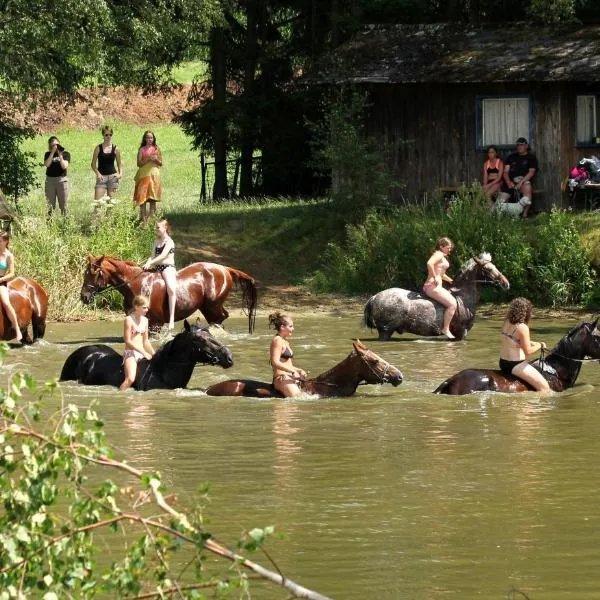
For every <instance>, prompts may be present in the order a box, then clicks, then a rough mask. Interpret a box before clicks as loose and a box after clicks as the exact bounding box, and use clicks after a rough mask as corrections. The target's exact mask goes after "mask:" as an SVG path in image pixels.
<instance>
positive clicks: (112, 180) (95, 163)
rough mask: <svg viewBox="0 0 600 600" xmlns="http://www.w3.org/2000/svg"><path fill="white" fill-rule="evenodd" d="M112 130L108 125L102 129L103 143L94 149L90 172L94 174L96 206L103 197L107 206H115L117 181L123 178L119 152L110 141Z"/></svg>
mask: <svg viewBox="0 0 600 600" xmlns="http://www.w3.org/2000/svg"><path fill="white" fill-rule="evenodd" d="M112 136H113V130H112V128H111V127H109V126H108V125H104V126H103V127H102V137H103V138H104V141H103V142H102V143H101V144H98V145H97V146H96V147H95V148H94V153H93V154H92V163H91V165H90V166H91V168H92V171H94V173H95V174H96V186H95V190H94V202H95V203H96V204H97V205H98V204H100V203H102V200H103V199H104V198H105V197H108V199H107V203H108V204H116V203H117V201H116V200H115V199H114V196H115V194H116V192H117V190H118V189H119V180H120V179H121V177H122V176H123V170H122V165H121V151H120V150H119V148H117V146H115V144H113V141H112Z"/></svg>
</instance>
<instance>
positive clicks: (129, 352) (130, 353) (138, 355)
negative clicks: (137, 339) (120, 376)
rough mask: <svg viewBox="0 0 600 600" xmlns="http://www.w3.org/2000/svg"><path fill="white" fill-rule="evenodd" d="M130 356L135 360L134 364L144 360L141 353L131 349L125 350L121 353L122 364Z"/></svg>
mask: <svg viewBox="0 0 600 600" xmlns="http://www.w3.org/2000/svg"><path fill="white" fill-rule="evenodd" d="M132 356H133V358H135V362H140V360H142V358H144V355H143V354H142V353H141V352H138V351H137V350H133V349H131V348H127V350H125V352H123V362H125V360H126V359H127V358H131V357H132Z"/></svg>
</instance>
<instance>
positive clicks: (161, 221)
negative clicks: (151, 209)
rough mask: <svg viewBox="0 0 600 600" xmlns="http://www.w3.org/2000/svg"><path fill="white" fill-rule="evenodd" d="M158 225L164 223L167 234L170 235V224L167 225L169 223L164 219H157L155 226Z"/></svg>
mask: <svg viewBox="0 0 600 600" xmlns="http://www.w3.org/2000/svg"><path fill="white" fill-rule="evenodd" d="M159 223H164V224H165V229H166V230H167V233H168V234H169V235H171V224H170V223H169V221H167V220H166V219H159V220H158V221H156V224H157V225H158V224H159Z"/></svg>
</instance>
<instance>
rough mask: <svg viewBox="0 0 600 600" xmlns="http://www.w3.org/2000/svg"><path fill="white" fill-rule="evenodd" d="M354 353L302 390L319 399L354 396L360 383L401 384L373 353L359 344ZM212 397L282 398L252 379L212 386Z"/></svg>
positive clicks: (395, 372) (390, 367)
mask: <svg viewBox="0 0 600 600" xmlns="http://www.w3.org/2000/svg"><path fill="white" fill-rule="evenodd" d="M352 345H353V347H354V350H353V351H352V352H351V353H350V354H349V355H348V356H347V357H346V358H345V359H344V360H343V361H342V362H340V363H338V364H337V365H335V367H332V368H331V369H329V371H326V372H325V373H321V375H318V376H317V377H314V378H312V379H307V380H306V381H300V382H298V385H299V386H300V389H301V390H302V391H303V392H308V393H309V394H319V396H351V395H352V394H354V392H355V391H356V388H357V387H358V384H359V383H360V382H361V381H365V382H366V383H371V384H381V383H391V384H392V385H393V386H397V385H400V384H401V383H402V379H403V376H402V373H401V372H400V369H398V368H396V367H394V365H391V364H390V363H388V362H386V361H385V360H383V358H381V357H380V356H377V354H375V352H371V350H369V349H368V348H367V347H366V346H365V345H364V344H363V343H362V342H361V341H360V340H356V342H354V343H353V344H352ZM206 393H207V394H208V395H209V396H250V397H255V398H282V397H283V396H282V395H281V394H280V393H279V392H278V391H277V390H276V389H275V388H274V387H273V385H272V384H270V383H264V382H262V381H254V380H251V379H228V380H227V381H221V383H215V384H214V385H211V386H210V387H209V388H208V389H207V390H206Z"/></svg>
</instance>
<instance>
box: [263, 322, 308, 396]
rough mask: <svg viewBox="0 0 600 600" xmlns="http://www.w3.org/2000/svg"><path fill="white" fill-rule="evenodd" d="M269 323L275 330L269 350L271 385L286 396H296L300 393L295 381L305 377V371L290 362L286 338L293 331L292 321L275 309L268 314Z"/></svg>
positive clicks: (290, 354) (290, 352)
mask: <svg viewBox="0 0 600 600" xmlns="http://www.w3.org/2000/svg"><path fill="white" fill-rule="evenodd" d="M269 325H270V326H271V327H273V329H275V330H276V331H277V333H276V334H275V336H274V337H273V340H272V341H271V351H270V356H271V366H272V367H273V387H274V388H275V389H276V390H277V391H278V392H279V393H280V394H283V396H284V397H286V398H289V397H291V396H297V395H298V394H301V393H302V391H301V390H300V388H299V387H298V383H297V381H298V379H304V378H305V377H306V371H304V370H302V369H299V368H297V367H294V365H293V364H292V357H293V356H294V353H293V352H292V348H291V346H290V343H289V341H288V338H289V337H291V336H292V334H293V333H294V322H293V321H292V319H290V317H288V316H287V315H284V314H283V313H280V312H278V311H277V312H274V313H271V314H270V315H269Z"/></svg>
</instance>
